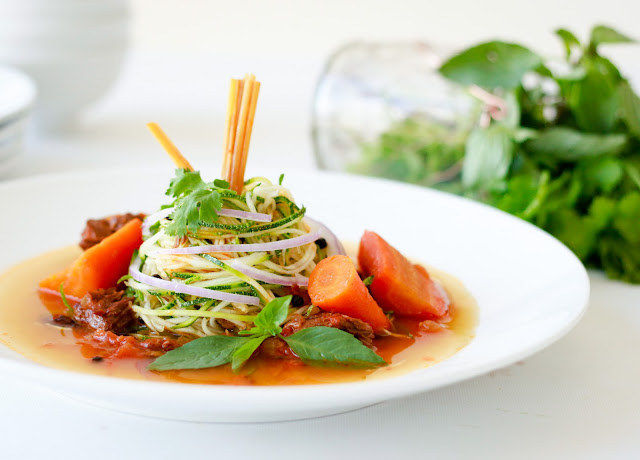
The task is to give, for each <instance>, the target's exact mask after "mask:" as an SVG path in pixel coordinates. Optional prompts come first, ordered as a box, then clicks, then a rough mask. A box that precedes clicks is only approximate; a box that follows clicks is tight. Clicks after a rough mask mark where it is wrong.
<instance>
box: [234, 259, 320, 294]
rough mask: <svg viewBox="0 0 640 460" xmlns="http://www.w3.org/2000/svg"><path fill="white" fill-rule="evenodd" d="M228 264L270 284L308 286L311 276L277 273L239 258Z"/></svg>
mask: <svg viewBox="0 0 640 460" xmlns="http://www.w3.org/2000/svg"><path fill="white" fill-rule="evenodd" d="M227 265H229V266H231V267H232V268H235V269H236V270H238V271H239V272H241V273H244V274H245V275H247V276H250V277H251V278H253V279H256V280H258V281H264V282H265V283H269V284H281V285H283V286H293V285H297V286H302V287H306V286H308V285H309V278H307V277H306V276H301V275H297V276H282V275H276V274H275V273H269V272H265V271H263V270H260V269H257V268H254V267H250V266H249V265H245V264H243V263H242V262H238V261H237V260H232V261H231V262H227Z"/></svg>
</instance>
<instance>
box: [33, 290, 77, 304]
mask: <svg viewBox="0 0 640 460" xmlns="http://www.w3.org/2000/svg"><path fill="white" fill-rule="evenodd" d="M38 291H40V292H44V293H45V294H51V295H55V296H58V297H60V298H62V294H60V291H56V290H55V289H49V288H46V287H39V288H38ZM64 296H65V297H66V298H67V300H70V301H72V302H76V303H80V301H81V300H82V299H81V298H80V297H76V296H74V295H71V294H65V295H64Z"/></svg>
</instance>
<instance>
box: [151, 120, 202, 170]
mask: <svg viewBox="0 0 640 460" xmlns="http://www.w3.org/2000/svg"><path fill="white" fill-rule="evenodd" d="M147 128H149V131H151V133H152V134H153V136H154V137H155V138H156V139H157V141H158V142H160V145H162V147H164V149H165V150H166V151H167V153H168V154H169V156H170V157H171V159H172V160H173V162H174V163H175V165H176V166H177V167H178V168H183V169H187V170H189V171H193V167H192V166H191V164H190V163H189V162H188V161H187V159H186V158H185V157H183V156H182V154H181V153H180V150H178V148H177V147H176V146H175V145H174V144H173V142H171V139H169V138H168V137H167V135H166V134H165V133H164V131H162V129H160V126H158V125H157V124H156V123H147Z"/></svg>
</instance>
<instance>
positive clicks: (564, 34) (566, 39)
mask: <svg viewBox="0 0 640 460" xmlns="http://www.w3.org/2000/svg"><path fill="white" fill-rule="evenodd" d="M555 33H556V35H557V36H558V37H560V40H562V43H563V44H564V47H565V50H566V52H567V60H569V58H570V57H571V53H572V52H573V49H574V48H578V49H579V48H581V45H580V40H578V39H577V37H576V36H575V35H573V33H571V32H569V31H568V30H567V29H558V30H556V32H555Z"/></svg>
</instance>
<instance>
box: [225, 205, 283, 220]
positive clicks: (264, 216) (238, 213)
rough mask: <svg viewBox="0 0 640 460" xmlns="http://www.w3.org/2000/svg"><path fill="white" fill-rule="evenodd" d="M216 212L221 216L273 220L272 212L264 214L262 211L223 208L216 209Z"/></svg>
mask: <svg viewBox="0 0 640 460" xmlns="http://www.w3.org/2000/svg"><path fill="white" fill-rule="evenodd" d="M216 213H217V214H218V215H219V216H228V217H236V218H238V219H247V220H254V221H256V222H271V220H272V217H271V215H270V214H263V213H261V212H247V211H238V210H237V209H226V208H223V209H221V210H220V211H216Z"/></svg>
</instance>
